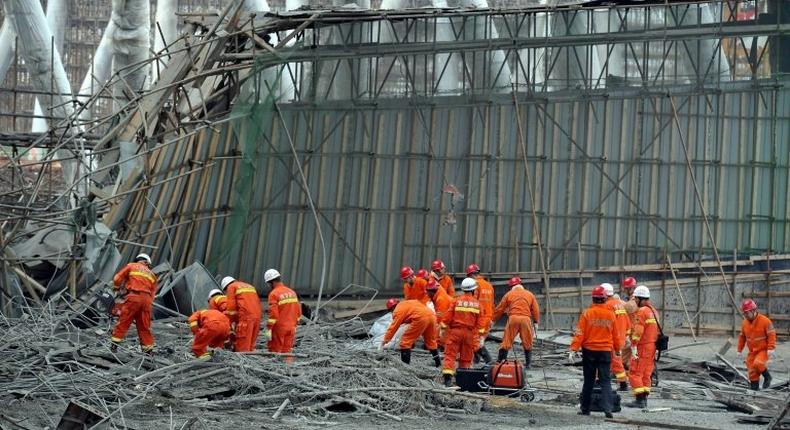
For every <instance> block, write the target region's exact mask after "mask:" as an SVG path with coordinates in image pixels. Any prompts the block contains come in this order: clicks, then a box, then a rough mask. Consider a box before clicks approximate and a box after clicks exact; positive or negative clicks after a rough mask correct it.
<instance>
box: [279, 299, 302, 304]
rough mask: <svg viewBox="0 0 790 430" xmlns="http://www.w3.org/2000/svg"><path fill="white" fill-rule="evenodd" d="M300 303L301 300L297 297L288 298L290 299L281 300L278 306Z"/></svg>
mask: <svg viewBox="0 0 790 430" xmlns="http://www.w3.org/2000/svg"><path fill="white" fill-rule="evenodd" d="M298 301H299V299H297V298H296V297H288V298H285V299H282V300H280V301H279V302H277V304H278V305H287V304H290V303H296V302H298Z"/></svg>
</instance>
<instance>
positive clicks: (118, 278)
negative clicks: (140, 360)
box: [110, 254, 157, 355]
mask: <svg viewBox="0 0 790 430" xmlns="http://www.w3.org/2000/svg"><path fill="white" fill-rule="evenodd" d="M150 267H151V257H149V256H148V254H139V255H138V256H137V257H135V259H134V262H132V263H129V264H127V265H126V266H124V268H123V269H121V270H120V271H119V272H118V273H116V274H115V276H114V277H113V278H112V282H113V290H114V292H115V294H116V295H120V296H122V297H123V303H122V304H121V312H120V317H119V318H118V323H117V324H116V325H115V328H113V329H112V338H111V340H112V344H111V346H110V349H111V350H112V351H113V352H116V351H118V345H119V344H120V343H121V342H123V340H124V338H125V337H126V332H127V331H129V327H130V326H131V325H132V322H134V325H135V326H136V327H137V336H138V337H139V338H140V349H142V351H143V352H144V353H146V354H149V355H151V354H153V351H154V335H153V333H152V332H151V309H152V308H153V306H154V294H156V288H157V287H156V275H155V274H154V272H152V271H151V268H150Z"/></svg>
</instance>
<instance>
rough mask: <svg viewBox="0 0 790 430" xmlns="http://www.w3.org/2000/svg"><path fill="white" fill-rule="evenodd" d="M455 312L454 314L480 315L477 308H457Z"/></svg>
mask: <svg viewBox="0 0 790 430" xmlns="http://www.w3.org/2000/svg"><path fill="white" fill-rule="evenodd" d="M455 311H456V312H471V313H473V314H479V313H480V309H478V308H462V307H457V308H455Z"/></svg>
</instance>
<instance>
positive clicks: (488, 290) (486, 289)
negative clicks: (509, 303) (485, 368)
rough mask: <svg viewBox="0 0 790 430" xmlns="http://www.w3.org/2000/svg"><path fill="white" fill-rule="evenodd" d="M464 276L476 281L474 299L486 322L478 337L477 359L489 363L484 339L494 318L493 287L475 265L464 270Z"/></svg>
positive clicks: (489, 359) (489, 358) (489, 356)
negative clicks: (478, 304) (478, 303)
mask: <svg viewBox="0 0 790 430" xmlns="http://www.w3.org/2000/svg"><path fill="white" fill-rule="evenodd" d="M466 276H468V277H470V278H472V279H474V280H475V281H477V290H476V291H475V298H476V299H477V300H478V301H479V302H480V312H481V314H482V317H483V319H484V320H485V322H486V325H485V327H484V330H483V333H482V334H481V335H480V342H479V345H478V346H479V349H478V350H477V351H475V355H476V357H477V358H482V359H483V360H484V361H485V362H486V363H490V362H491V354H489V353H488V349H486V344H485V342H486V338H487V337H488V332H489V330H491V319H492V318H493V317H494V287H493V286H492V285H491V283H489V282H488V281H486V279H485V278H483V275H481V274H480V266H478V265H477V264H475V263H472V264H470V265H469V266H468V267H467V268H466Z"/></svg>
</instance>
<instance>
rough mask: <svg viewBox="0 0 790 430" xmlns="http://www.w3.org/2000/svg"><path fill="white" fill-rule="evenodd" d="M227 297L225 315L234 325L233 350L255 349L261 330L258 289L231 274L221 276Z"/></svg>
mask: <svg viewBox="0 0 790 430" xmlns="http://www.w3.org/2000/svg"><path fill="white" fill-rule="evenodd" d="M220 285H221V286H222V289H223V290H224V291H225V296H227V299H228V306H227V309H226V310H225V315H227V316H228V319H229V320H230V322H231V326H232V327H235V330H234V332H235V333H236V340H235V342H234V343H233V350H234V351H236V352H249V351H253V350H254V349H255V345H256V343H257V340H258V334H259V333H260V331H261V315H262V312H261V299H260V297H258V291H257V290H255V287H253V286H252V285H250V284H247V283H244V282H241V281H238V280H236V279H235V278H233V277H232V276H226V277H224V278H222V282H221V283H220Z"/></svg>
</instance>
